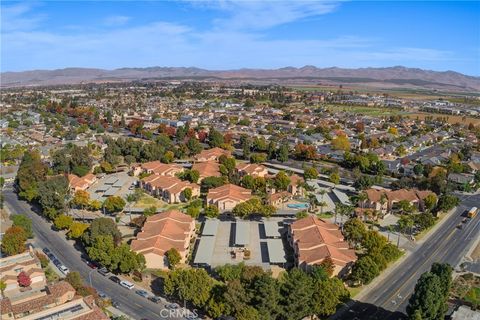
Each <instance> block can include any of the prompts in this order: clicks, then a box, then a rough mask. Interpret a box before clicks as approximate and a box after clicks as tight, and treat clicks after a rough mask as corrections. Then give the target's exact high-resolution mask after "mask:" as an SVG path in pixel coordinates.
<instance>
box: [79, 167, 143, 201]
mask: <svg viewBox="0 0 480 320" xmlns="http://www.w3.org/2000/svg"><path fill="white" fill-rule="evenodd" d="M136 181H137V178H135V177H131V176H129V175H128V174H127V173H126V172H118V173H113V174H109V175H105V176H104V177H102V178H99V179H98V180H97V181H96V182H95V183H94V184H93V185H92V186H91V187H90V188H88V193H89V194H90V199H92V200H99V201H104V200H105V199H107V198H108V197H110V196H118V197H122V198H124V199H125V198H126V197H127V195H129V194H130V193H132V192H133V187H132V186H133V185H134V184H135V182H136Z"/></svg>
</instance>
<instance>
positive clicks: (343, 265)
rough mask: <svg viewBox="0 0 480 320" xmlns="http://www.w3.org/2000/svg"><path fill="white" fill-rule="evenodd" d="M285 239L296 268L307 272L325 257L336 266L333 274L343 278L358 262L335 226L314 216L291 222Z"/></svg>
mask: <svg viewBox="0 0 480 320" xmlns="http://www.w3.org/2000/svg"><path fill="white" fill-rule="evenodd" d="M288 239H289V241H290V244H291V246H292V248H293V250H294V252H295V265H296V266H297V267H299V268H301V269H303V270H306V271H307V270H309V269H310V268H311V267H312V266H314V265H319V264H321V263H322V262H323V261H324V260H325V259H326V258H327V257H328V258H330V259H331V260H332V262H333V264H334V266H335V268H334V272H333V274H334V275H340V276H342V275H345V274H347V273H348V272H349V270H350V267H351V266H352V265H353V263H354V262H355V261H356V260H357V255H356V254H355V251H354V250H353V249H350V247H349V245H348V243H347V242H346V241H345V240H344V238H343V235H342V232H341V231H340V229H339V228H338V226H337V225H335V224H333V223H329V222H326V221H324V220H321V219H319V218H317V217H314V216H308V217H306V218H303V219H300V220H297V221H295V222H293V223H292V224H291V225H290V226H289V229H288Z"/></svg>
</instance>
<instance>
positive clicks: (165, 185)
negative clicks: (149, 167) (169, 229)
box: [140, 175, 200, 203]
mask: <svg viewBox="0 0 480 320" xmlns="http://www.w3.org/2000/svg"><path fill="white" fill-rule="evenodd" d="M140 185H141V187H142V188H143V189H145V190H146V191H148V192H149V193H150V194H151V195H152V196H154V197H158V198H161V199H162V200H164V201H165V202H167V203H178V202H184V201H187V200H188V199H186V198H185V196H184V193H183V191H184V190H185V189H190V190H192V197H197V196H199V195H200V186H199V185H198V184H196V183H190V182H188V181H182V180H180V179H179V178H177V177H170V176H159V175H151V176H148V177H145V178H143V179H142V180H141V181H140Z"/></svg>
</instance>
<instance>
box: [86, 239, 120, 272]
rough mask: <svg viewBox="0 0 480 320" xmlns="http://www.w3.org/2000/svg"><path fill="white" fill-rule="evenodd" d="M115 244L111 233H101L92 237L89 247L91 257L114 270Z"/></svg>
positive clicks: (88, 251)
mask: <svg viewBox="0 0 480 320" xmlns="http://www.w3.org/2000/svg"><path fill="white" fill-rule="evenodd" d="M114 250H115V246H114V243H113V238H112V236H111V235H99V236H97V237H95V238H93V239H92V241H91V243H90V246H88V247H87V254H88V256H89V257H90V259H92V260H94V261H97V262H98V263H100V264H101V265H102V266H104V267H106V268H107V269H109V270H112V267H111V266H112V260H113V254H114Z"/></svg>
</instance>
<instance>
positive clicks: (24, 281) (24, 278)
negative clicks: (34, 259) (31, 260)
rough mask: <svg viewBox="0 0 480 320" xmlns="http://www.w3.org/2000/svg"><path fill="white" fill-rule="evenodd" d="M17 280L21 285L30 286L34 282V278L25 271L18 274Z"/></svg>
mask: <svg viewBox="0 0 480 320" xmlns="http://www.w3.org/2000/svg"><path fill="white" fill-rule="evenodd" d="M17 282H18V284H19V285H20V287H29V286H30V285H31V284H32V279H30V276H29V275H28V274H27V273H26V272H25V271H22V272H20V273H19V274H18V276H17Z"/></svg>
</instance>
